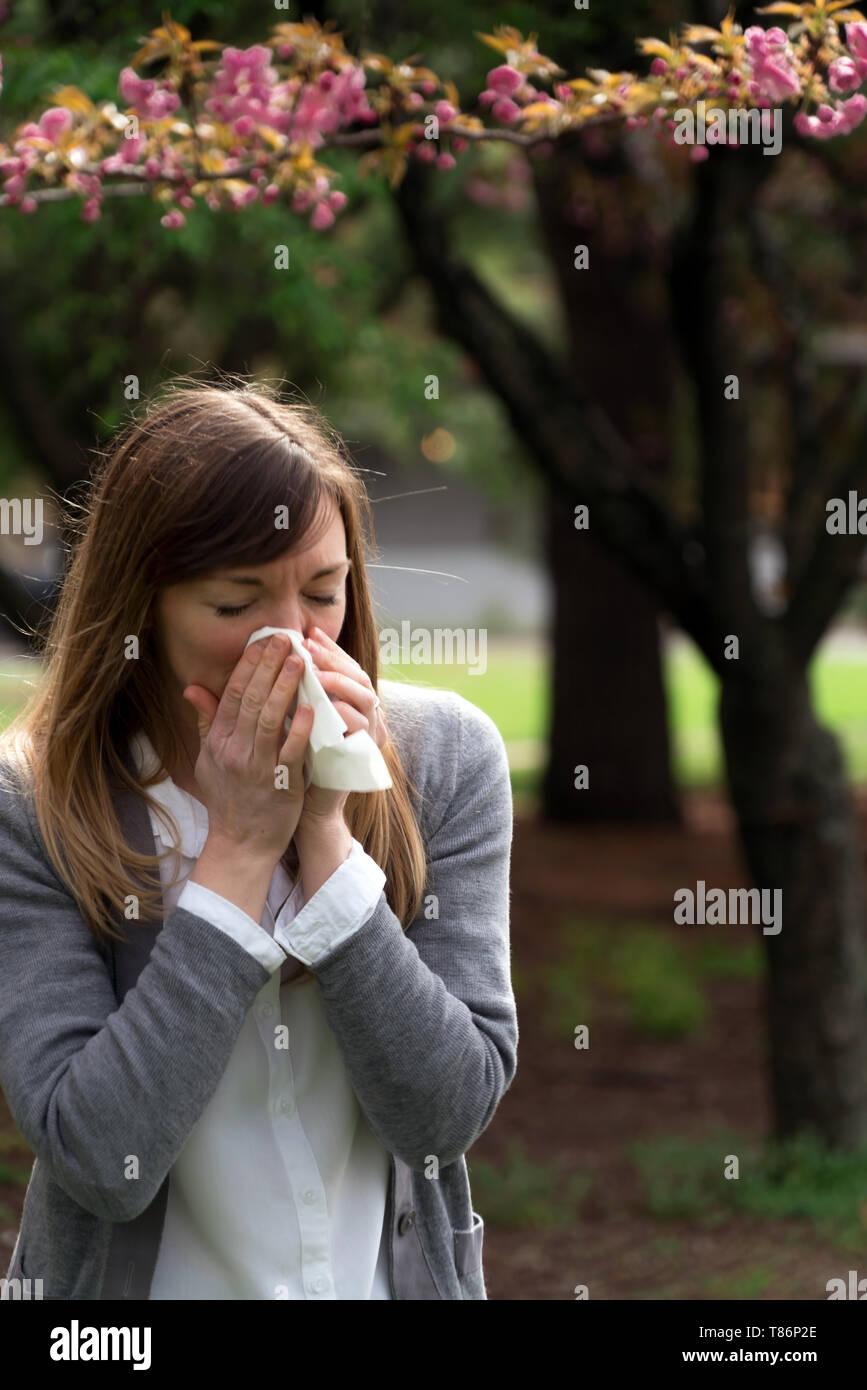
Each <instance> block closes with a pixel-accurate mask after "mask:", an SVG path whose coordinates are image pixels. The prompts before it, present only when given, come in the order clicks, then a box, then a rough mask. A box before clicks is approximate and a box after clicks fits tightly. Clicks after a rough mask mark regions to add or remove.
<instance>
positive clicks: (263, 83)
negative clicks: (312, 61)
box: [205, 43, 280, 136]
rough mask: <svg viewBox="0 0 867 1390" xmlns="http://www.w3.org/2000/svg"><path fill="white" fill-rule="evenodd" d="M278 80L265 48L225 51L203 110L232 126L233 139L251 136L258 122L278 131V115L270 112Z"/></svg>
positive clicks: (269, 51)
mask: <svg viewBox="0 0 867 1390" xmlns="http://www.w3.org/2000/svg"><path fill="white" fill-rule="evenodd" d="M277 77H278V73H277V69H276V68H275V67H273V66H272V65H271V50H270V48H266V47H265V45H264V44H261V43H257V44H253V46H252V48H231V47H229V48H224V49H223V51H222V53H221V55H220V66H219V67H218V69H217V71H216V73H215V74H214V79H213V81H212V83H211V94H210V96H209V97H208V99H207V101H206V102H205V110H206V111H208V112H210V113H211V115H213V116H216V118H217V120H219V121H225V122H226V123H227V124H229V125H231V126H232V127H233V129H234V131H235V134H236V135H240V136H245V135H252V133H253V131H254V129H255V127H256V123H257V122H260V123H263V124H265V125H269V126H274V127H275V128H278V129H279V128H280V127H279V126H277V125H276V119H275V118H277V117H278V112H277V111H272V110H271V109H270V108H271V106H272V103H273V102H274V97H275V95H276V94H277V93H278V91H279V89H278V88H277Z"/></svg>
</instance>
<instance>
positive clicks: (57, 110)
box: [39, 106, 72, 145]
mask: <svg viewBox="0 0 867 1390" xmlns="http://www.w3.org/2000/svg"><path fill="white" fill-rule="evenodd" d="M71 125H72V112H71V111H68V110H67V109H66V107H65V106H49V108H48V110H47V111H43V113H42V115H41V116H40V118H39V129H40V131H41V133H42V134H43V135H44V136H45V139H46V140H50V141H51V143H52V145H54V144H56V143H57V139H58V136H60V135H62V134H63V133H64V131H66V130H69V127H70V126H71Z"/></svg>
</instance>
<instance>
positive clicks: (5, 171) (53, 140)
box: [0, 106, 72, 212]
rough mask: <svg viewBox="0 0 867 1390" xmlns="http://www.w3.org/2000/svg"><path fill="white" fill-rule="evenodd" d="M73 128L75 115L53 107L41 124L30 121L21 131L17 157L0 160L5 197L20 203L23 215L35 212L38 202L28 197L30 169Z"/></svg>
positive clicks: (61, 107) (42, 118)
mask: <svg viewBox="0 0 867 1390" xmlns="http://www.w3.org/2000/svg"><path fill="white" fill-rule="evenodd" d="M71 125H72V112H71V111H68V110H67V108H66V107H65V106H50V107H49V108H48V110H47V111H43V113H42V115H41V116H40V118H39V121H38V123H37V122H34V121H28V123H27V124H26V125H25V126H23V127H22V128H21V130H20V131H19V134H18V139H17V140H16V141H15V144H14V145H13V147H12V148H13V150H14V154H13V155H11V156H10V157H9V158H8V159H4V160H2V161H0V175H2V176H3V194H4V196H5V198H6V199H7V201H8V202H9V203H12V204H15V203H17V204H19V205H20V208H21V211H22V212H35V211H36V206H37V205H36V202H35V200H34V199H33V198H28V197H27V196H26V189H27V178H28V175H29V173H30V170H31V169H32V168H33V167H34V165H36V164H38V163H39V160H40V158H41V157H42V156H44V154H45V153H46V146H51V145H56V144H57V141H58V140H59V139H60V137H61V136H62V135H63V134H65V132H66V131H67V130H69V128H70V126H71Z"/></svg>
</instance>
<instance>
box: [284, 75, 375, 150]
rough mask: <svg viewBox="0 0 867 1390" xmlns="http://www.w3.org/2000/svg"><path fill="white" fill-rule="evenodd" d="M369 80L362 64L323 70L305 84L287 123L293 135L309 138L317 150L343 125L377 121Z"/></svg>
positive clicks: (292, 136) (297, 138) (297, 137)
mask: <svg viewBox="0 0 867 1390" xmlns="http://www.w3.org/2000/svg"><path fill="white" fill-rule="evenodd" d="M366 81H367V74H366V73H365V71H364V68H363V67H360V66H359V67H345V68H343V70H342V71H341V72H331V71H330V70H329V71H326V72H322V73H320V74H319V76H318V77H317V79H316V80H315V82H308V83H306V84H305V85H304V87H303V88H302V89H301V94H300V96H299V98H298V102H297V105H296V107H295V110H294V111H293V112H292V115H291V118H290V120H289V122H288V129H289V136H290V138H291V139H292V140H306V141H307V142H308V143H309V144H310V145H311V146H312V147H313V149H317V148H318V147H319V146H320V145H321V144H322V143H323V141H324V137H325V136H326V135H333V134H334V133H335V131H337V130H339V129H340V128H341V126H347V125H352V123H353V122H354V121H361V122H363V123H364V124H365V125H370V124H371V123H373V122H375V121H376V119H377V116H376V112H375V111H374V110H372V108H371V107H370V105H369V104H368V100H367V93H366V92H365V90H364V87H365V83H366Z"/></svg>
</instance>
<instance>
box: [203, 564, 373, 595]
mask: <svg viewBox="0 0 867 1390" xmlns="http://www.w3.org/2000/svg"><path fill="white" fill-rule="evenodd" d="M344 566H345V567H346V570H347V572H348V571H349V569H350V568H351V566H352V561H351V560H340V561H339V562H338V563H337V564H336V565H330V566H329V567H328V569H324V570H317V571H316V573H315V574H311V576H310V578H309V579H308V580H307V583H308V584H312V582H313V580H314V579H325V578H326V577H327V576H328V575H329V574H336V573H337V571H338V570H342V569H343V568H344ZM211 582H212V583H214V584H252V585H255V586H256V587H257V588H259V589H261V588H263V587H264V580H262V579H257V578H256V576H255V575H252V574H242V575H227V576H226V577H225V578H223V579H220V578H216V579H214V580H212V581H211Z"/></svg>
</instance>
